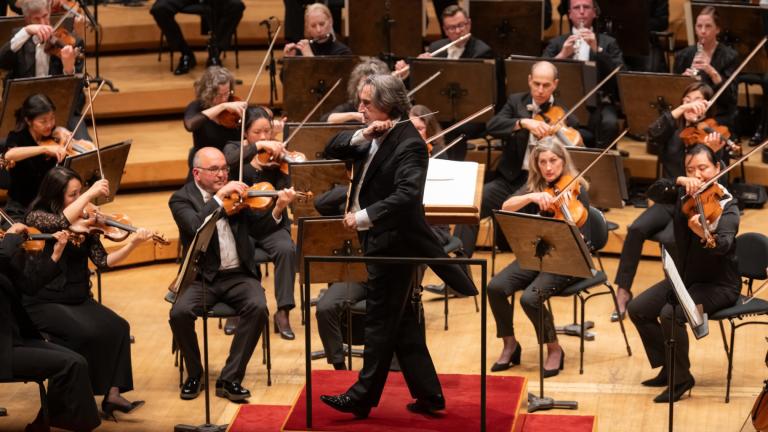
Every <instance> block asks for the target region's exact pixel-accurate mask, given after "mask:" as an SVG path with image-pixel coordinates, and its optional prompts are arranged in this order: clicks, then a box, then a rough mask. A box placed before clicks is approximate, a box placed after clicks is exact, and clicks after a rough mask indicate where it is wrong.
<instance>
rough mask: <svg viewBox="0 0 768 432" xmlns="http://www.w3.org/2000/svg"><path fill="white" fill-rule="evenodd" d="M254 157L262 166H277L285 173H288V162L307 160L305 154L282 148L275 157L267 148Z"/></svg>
mask: <svg viewBox="0 0 768 432" xmlns="http://www.w3.org/2000/svg"><path fill="white" fill-rule="evenodd" d="M256 158H258V160H259V163H261V164H262V165H264V166H267V167H269V166H274V167H279V168H280V172H281V173H283V174H285V175H288V164H292V163H300V162H306V161H307V156H306V155H305V154H304V153H301V152H297V151H290V150H283V152H282V153H281V154H280V155H279V156H278V157H275V155H273V154H272V153H271V152H269V151H268V150H262V151H260V152H259V153H257V154H256Z"/></svg>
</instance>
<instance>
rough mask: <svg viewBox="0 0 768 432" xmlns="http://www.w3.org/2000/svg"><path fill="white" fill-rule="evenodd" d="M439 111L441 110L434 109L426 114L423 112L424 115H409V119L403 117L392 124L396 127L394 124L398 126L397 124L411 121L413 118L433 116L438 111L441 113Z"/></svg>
mask: <svg viewBox="0 0 768 432" xmlns="http://www.w3.org/2000/svg"><path fill="white" fill-rule="evenodd" d="M439 112H440V111H432V112H428V113H426V114H422V115H420V116H416V117H408V118H407V119H403V120H398V121H396V122H395V124H393V125H392V126H393V127H394V126H397V125H399V124H400V123H405V122H409V121H411V119H412V118H415V119H420V118H424V117H429V116H433V115H435V114H437V113H439Z"/></svg>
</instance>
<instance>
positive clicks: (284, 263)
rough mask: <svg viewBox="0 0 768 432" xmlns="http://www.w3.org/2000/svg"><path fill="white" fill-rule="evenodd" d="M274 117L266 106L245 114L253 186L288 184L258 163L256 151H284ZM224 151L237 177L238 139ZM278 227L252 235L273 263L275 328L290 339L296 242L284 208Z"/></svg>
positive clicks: (246, 158) (247, 170)
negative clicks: (266, 183) (275, 307)
mask: <svg viewBox="0 0 768 432" xmlns="http://www.w3.org/2000/svg"><path fill="white" fill-rule="evenodd" d="M274 123H280V122H279V121H275V119H274V116H273V115H272V111H270V110H269V109H268V108H266V107H260V106H259V107H251V108H248V110H247V111H246V115H245V140H244V142H243V145H244V148H243V182H244V183H245V184H246V185H248V186H252V185H254V184H256V183H260V182H268V183H270V184H272V185H273V186H274V187H275V189H277V190H280V189H285V188H289V187H290V186H291V179H290V177H288V175H286V174H283V173H282V172H281V171H280V168H279V166H277V167H275V166H274V165H275V164H273V163H266V164H264V163H261V162H260V161H259V158H258V157H257V154H259V153H263V152H267V153H269V154H272V155H274V156H273V157H275V158H276V159H279V158H280V157H281V155H282V153H283V143H281V142H279V141H275V132H276V128H275V124H274ZM224 155H225V157H226V159H227V165H228V166H229V178H230V180H236V179H238V178H239V169H240V143H238V142H237V141H231V142H229V143H227V145H226V146H224ZM280 228H281V229H277V230H274V231H271V232H261V233H256V235H253V240H254V241H255V242H256V243H255V244H256V248H258V249H263V250H264V251H266V252H267V254H269V259H270V261H272V262H273V263H274V264H275V300H276V301H277V313H275V317H274V323H275V332H279V333H280V337H281V338H283V339H288V340H293V339H295V338H296V336H295V335H294V333H293V330H291V323H290V321H289V320H288V312H289V311H290V310H291V309H293V308H294V307H296V302H295V301H294V292H293V291H294V285H295V284H294V282H295V280H296V245H294V244H293V240H292V239H291V222H290V220H289V219H288V212H287V210H285V211H283V214H282V221H281V222H280Z"/></svg>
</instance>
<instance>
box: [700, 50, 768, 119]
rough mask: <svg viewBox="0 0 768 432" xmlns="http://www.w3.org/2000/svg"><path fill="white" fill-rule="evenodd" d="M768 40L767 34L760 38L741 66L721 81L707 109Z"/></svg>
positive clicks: (708, 102)
mask: <svg viewBox="0 0 768 432" xmlns="http://www.w3.org/2000/svg"><path fill="white" fill-rule="evenodd" d="M766 41H768V36H765V37H763V39H762V40H760V42H758V44H757V46H755V47H754V48H753V49H752V52H750V53H749V55H748V56H747V58H745V59H744V61H742V62H741V64H740V65H739V67H737V68H736V70H734V71H733V73H732V74H731V76H730V77H728V79H727V80H725V81H724V82H722V83H720V88H719V89H718V90H717V91H716V92H715V94H714V95H713V96H712V97H711V98H710V99H709V100H708V101H707V109H709V108H711V107H712V105H714V104H715V101H717V98H719V97H720V95H722V94H723V92H724V91H725V90H726V89H727V88H728V86H730V85H731V83H732V82H733V80H735V79H736V77H737V76H739V72H741V70H742V69H744V67H745V66H747V64H748V63H749V61H750V60H752V57H754V56H755V54H757V52H758V51H759V50H760V48H762V47H763V45H765V42H766Z"/></svg>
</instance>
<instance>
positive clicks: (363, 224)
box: [355, 209, 373, 231]
mask: <svg viewBox="0 0 768 432" xmlns="http://www.w3.org/2000/svg"><path fill="white" fill-rule="evenodd" d="M355 224H357V230H358V231H367V230H368V229H369V228H370V227H372V226H373V222H371V218H369V217H368V211H367V210H365V209H362V210H360V211H357V212H355Z"/></svg>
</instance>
